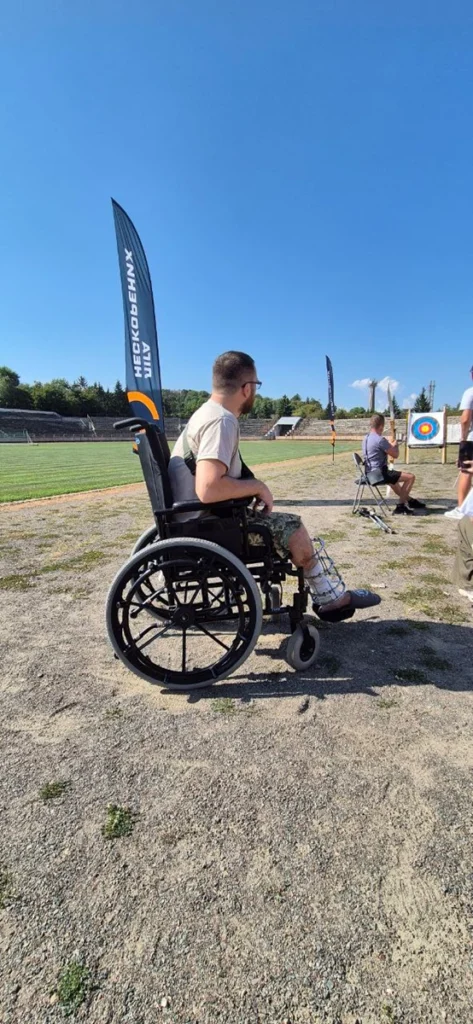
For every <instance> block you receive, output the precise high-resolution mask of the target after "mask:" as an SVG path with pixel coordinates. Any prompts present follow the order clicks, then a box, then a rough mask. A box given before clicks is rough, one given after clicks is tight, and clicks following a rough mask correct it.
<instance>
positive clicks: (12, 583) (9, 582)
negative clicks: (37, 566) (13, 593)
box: [0, 573, 34, 590]
mask: <svg viewBox="0 0 473 1024" xmlns="http://www.w3.org/2000/svg"><path fill="white" fill-rule="evenodd" d="M32 586H34V584H33V581H32V578H31V576H21V575H20V573H12V574H11V576H1V577H0V589H1V590H29V589H30V587H32Z"/></svg>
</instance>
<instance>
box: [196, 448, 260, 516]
mask: <svg viewBox="0 0 473 1024" xmlns="http://www.w3.org/2000/svg"><path fill="white" fill-rule="evenodd" d="M195 493H196V494H197V497H198V499H199V501H201V502H202V503H203V504H204V505H211V504H214V503H215V502H217V501H231V500H232V498H252V497H253V496H254V497H256V498H258V499H259V501H258V504H262V505H263V506H264V508H263V511H264V512H271V509H272V507H273V496H272V494H271V491H270V490H269V488H268V487H266V484H264V483H263V482H262V480H237V479H235V478H234V477H231V476H228V472H227V467H226V465H225V463H224V462H219V461H218V459H199V460H198V462H197V467H196V474H195Z"/></svg>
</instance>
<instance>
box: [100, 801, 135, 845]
mask: <svg viewBox="0 0 473 1024" xmlns="http://www.w3.org/2000/svg"><path fill="white" fill-rule="evenodd" d="M135 819H136V815H135V814H133V811H131V810H130V808H129V807H119V806H118V804H109V806H108V807H107V820H106V822H105V825H104V826H103V828H102V833H103V835H104V836H105V838H106V839H121V838H122V837H123V836H130V835H131V833H132V832H133V826H134V824H135Z"/></svg>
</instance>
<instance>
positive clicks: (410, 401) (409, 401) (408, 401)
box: [402, 394, 417, 409]
mask: <svg viewBox="0 0 473 1024" xmlns="http://www.w3.org/2000/svg"><path fill="white" fill-rule="evenodd" d="M416 398H417V395H416V394H412V395H409V397H408V398H405V399H404V401H403V403H402V408H403V409H412V407H413V405H414V404H415V400H416Z"/></svg>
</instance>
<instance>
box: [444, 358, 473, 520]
mask: <svg viewBox="0 0 473 1024" xmlns="http://www.w3.org/2000/svg"><path fill="white" fill-rule="evenodd" d="M470 374H471V377H472V379H473V366H472V367H471V369H470ZM460 409H461V410H462V414H461V418H460V447H459V450H458V468H459V470H460V475H459V478H458V491H457V498H458V507H457V508H452V509H451V510H450V512H446V513H445V515H446V517H447V519H461V518H462V516H463V514H464V513H463V512H462V511H461V508H460V506H461V505H462V504H463V502H464V501H465V499H466V498H467V497H468V494H469V493H470V489H471V480H472V477H471V474H470V473H469V472H468V470H467V469H466V467H464V463H465V462H470V461H471V460H473V441H469V440H468V434H469V433H470V430H471V427H472V420H473V387H470V388H467V389H466V391H464V392H463V395H462V399H461V402H460Z"/></svg>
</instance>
